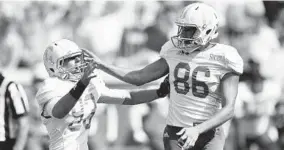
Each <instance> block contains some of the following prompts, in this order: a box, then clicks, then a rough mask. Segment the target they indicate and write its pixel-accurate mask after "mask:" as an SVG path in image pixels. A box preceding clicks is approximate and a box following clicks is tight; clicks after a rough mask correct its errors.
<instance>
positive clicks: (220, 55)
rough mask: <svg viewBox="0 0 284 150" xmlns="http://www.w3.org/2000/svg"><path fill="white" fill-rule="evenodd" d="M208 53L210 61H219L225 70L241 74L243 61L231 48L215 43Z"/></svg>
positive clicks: (236, 51)
mask: <svg viewBox="0 0 284 150" xmlns="http://www.w3.org/2000/svg"><path fill="white" fill-rule="evenodd" d="M209 51H210V60H215V61H216V60H217V61H221V62H222V64H223V65H224V67H225V68H227V69H228V70H233V71H234V72H236V73H238V74H242V72H243V59H242V57H241V56H240V55H239V53H238V50H237V49H236V48H234V47H233V46H230V45H226V44H220V43H216V45H215V46H214V47H212V48H211V50H209Z"/></svg>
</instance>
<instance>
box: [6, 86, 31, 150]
mask: <svg viewBox="0 0 284 150" xmlns="http://www.w3.org/2000/svg"><path fill="white" fill-rule="evenodd" d="M7 90H8V91H9V92H10V96H11V102H12V103H11V105H12V115H13V118H14V119H15V120H16V122H17V123H18V130H17V132H16V133H17V135H16V142H15V145H14V150H23V149H24V147H25V143H26V139H27V135H28V130H29V124H28V116H27V114H28V111H29V105H28V100H27V95H26V93H25V91H24V89H23V87H22V86H21V85H20V84H16V83H12V84H10V85H9V86H8V87H7Z"/></svg>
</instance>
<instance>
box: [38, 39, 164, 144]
mask: <svg viewBox="0 0 284 150" xmlns="http://www.w3.org/2000/svg"><path fill="white" fill-rule="evenodd" d="M89 54H90V53H89V52H88V51H87V50H83V49H80V48H79V47H78V46H77V45H76V44H75V43H74V42H72V41H70V40H66V39H61V40H58V41H56V42H53V43H52V44H51V45H49V46H48V47H47V48H46V50H45V53H44V57H43V59H44V65H45V67H46V70H47V72H48V73H49V76H50V78H48V79H46V80H45V81H44V82H43V84H42V85H41V87H40V88H39V90H38V92H37V95H36V99H37V101H38V103H39V106H40V109H41V118H42V121H43V124H44V125H45V126H46V128H47V131H48V134H49V137H50V141H49V142H50V145H49V148H50V150H88V146H87V139H88V133H89V128H90V123H91V119H92V117H93V115H94V114H95V110H96V104H97V103H108V104H122V105H134V104H140V103H146V102H150V101H153V100H155V99H158V98H160V97H164V96H166V95H167V94H168V93H169V84H167V82H166V81H167V80H165V82H163V83H162V84H161V86H160V88H159V89H153V90H141V91H131V92H130V91H126V90H111V89H108V88H107V87H106V86H105V84H104V82H103V81H102V79H101V78H100V76H99V74H98V72H97V70H95V69H96V65H95V63H94V62H92V60H93V58H91V57H90V55H89Z"/></svg>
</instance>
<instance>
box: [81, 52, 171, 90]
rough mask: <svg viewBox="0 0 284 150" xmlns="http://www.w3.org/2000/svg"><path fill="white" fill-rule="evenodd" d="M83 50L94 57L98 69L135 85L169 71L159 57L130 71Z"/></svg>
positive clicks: (163, 60)
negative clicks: (142, 66) (107, 62)
mask: <svg viewBox="0 0 284 150" xmlns="http://www.w3.org/2000/svg"><path fill="white" fill-rule="evenodd" d="M84 52H85V53H87V54H88V55H89V56H90V57H92V58H93V59H94V61H95V62H96V64H95V65H96V67H98V68H99V69H101V70H103V71H104V72H106V73H108V74H110V75H112V76H114V77H116V78H118V79H120V80H122V81H124V82H127V83H130V84H133V85H137V86H140V85H143V84H145V83H148V82H151V81H154V80H157V79H159V78H161V77H163V76H164V75H166V74H168V72H169V67H168V64H167V62H166V60H165V59H164V58H160V59H159V60H157V61H155V62H153V63H152V64H149V65H147V66H146V67H144V68H142V69H139V70H133V71H131V70H129V69H125V68H119V67H116V66H113V65H108V64H106V63H103V62H102V61H101V60H100V59H99V58H98V57H97V56H96V55H94V54H93V53H92V52H90V51H88V50H84ZM130 63H131V62H130Z"/></svg>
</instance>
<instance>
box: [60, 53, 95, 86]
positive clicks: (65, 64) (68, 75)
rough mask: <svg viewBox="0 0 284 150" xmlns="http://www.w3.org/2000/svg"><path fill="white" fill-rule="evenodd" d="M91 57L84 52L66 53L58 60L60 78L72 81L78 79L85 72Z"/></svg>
mask: <svg viewBox="0 0 284 150" xmlns="http://www.w3.org/2000/svg"><path fill="white" fill-rule="evenodd" d="M90 60H91V59H89V57H88V56H87V55H86V54H84V53H83V52H76V53H71V54H68V55H65V56H63V57H61V58H59V59H58V60H57V69H58V71H59V73H60V76H59V78H61V79H64V80H70V81H75V82H76V81H78V80H79V79H80V78H81V77H82V75H83V74H84V71H85V68H86V67H87V65H88V64H89V62H90Z"/></svg>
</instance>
